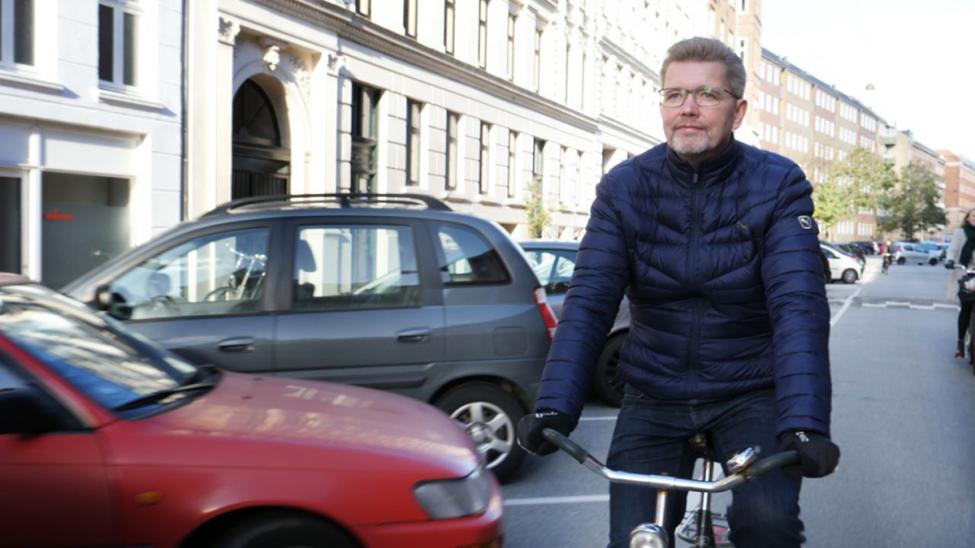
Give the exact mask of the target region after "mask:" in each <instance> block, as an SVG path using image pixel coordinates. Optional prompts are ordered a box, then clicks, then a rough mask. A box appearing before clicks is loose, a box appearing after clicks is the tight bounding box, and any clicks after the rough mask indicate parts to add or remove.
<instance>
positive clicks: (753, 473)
mask: <svg viewBox="0 0 975 548" xmlns="http://www.w3.org/2000/svg"><path fill="white" fill-rule="evenodd" d="M542 437H544V438H545V440H546V441H547V442H549V443H551V444H552V445H554V446H556V447H558V448H559V449H561V450H562V451H565V452H566V453H568V454H569V455H570V456H571V457H572V458H573V459H575V460H576V461H578V462H579V463H580V464H582V465H583V466H585V467H586V468H589V469H590V470H592V471H593V472H595V473H596V474H599V475H600V476H603V477H604V478H606V479H608V480H609V481H611V482H614V483H629V484H634V485H644V486H647V487H655V488H657V489H668V490H677V491H698V492H701V493H720V492H722V491H728V490H730V489H733V488H735V487H737V486H739V485H741V484H742V483H745V482H746V481H749V480H751V479H754V478H755V477H757V476H760V475H762V474H764V473H766V472H769V471H771V470H775V469H777V468H784V467H786V466H790V465H792V464H797V463H798V462H799V453H798V452H797V451H794V450H790V451H783V452H781V453H776V454H774V455H771V456H769V457H766V458H764V459H762V460H760V461H758V462H756V463H754V464H752V465H751V466H748V467H747V468H745V469H744V470H742V471H740V472H737V473H734V474H731V475H728V476H725V477H724V478H722V479H720V480H717V481H699V480H690V479H684V478H675V477H671V476H658V475H655V474H636V473H633V472H622V471H618V470H613V469H611V468H607V467H606V465H605V464H603V463H602V462H600V461H599V460H598V459H596V457H593V456H592V455H590V454H589V452H588V451H586V450H585V449H583V448H582V447H581V446H580V445H579V444H577V443H575V442H574V441H572V440H570V439H569V438H567V437H566V436H564V435H562V433H561V432H559V431H557V430H553V429H551V428H545V429H543V430H542Z"/></svg>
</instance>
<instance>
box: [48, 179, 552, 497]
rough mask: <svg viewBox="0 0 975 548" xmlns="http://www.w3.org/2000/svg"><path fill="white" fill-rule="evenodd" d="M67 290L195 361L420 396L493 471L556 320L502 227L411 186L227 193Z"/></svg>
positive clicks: (505, 453)
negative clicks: (230, 197)
mask: <svg viewBox="0 0 975 548" xmlns="http://www.w3.org/2000/svg"><path fill="white" fill-rule="evenodd" d="M64 290H65V292H67V293H68V294H70V295H71V296H73V297H75V298H77V299H79V300H81V301H83V302H85V303H88V304H90V305H91V306H94V307H97V308H102V309H106V310H108V311H109V313H111V314H112V315H114V316H116V317H117V318H120V319H124V320H126V321H128V322H129V324H130V326H131V327H132V328H134V329H136V330H138V331H140V332H142V333H143V334H145V335H147V336H149V337H150V338H152V339H155V340H157V341H159V342H161V343H162V344H163V345H164V346H165V347H167V348H169V349H171V350H173V351H175V352H177V353H179V354H181V355H183V356H185V357H187V358H189V359H190V360H192V361H194V362H196V363H200V364H207V363H209V364H214V365H217V366H220V367H223V368H227V369H232V370H235V371H243V372H250V373H265V374H274V375H284V376H290V377H298V378H302V379H315V380H324V381H333V382H340V383H348V384H355V385H361V386H368V387H373V388H382V389H386V390H393V391H395V392H399V393H401V394H404V395H408V396H412V397H414V398H418V399H420V400H423V401H426V402H430V403H433V404H434V405H436V406H438V407H440V408H441V409H443V410H444V411H445V412H447V414H448V415H450V416H451V417H452V418H453V419H454V420H455V421H457V422H459V423H461V424H462V425H463V426H464V428H466V429H467V431H468V433H469V434H470V436H471V437H472V438H473V439H474V441H475V443H476V444H477V446H478V448H479V450H480V451H481V454H482V455H483V456H484V457H485V460H486V462H487V463H488V466H489V467H490V468H491V469H492V470H494V472H495V473H496V474H497V475H498V476H499V477H500V478H507V477H509V476H510V475H511V474H512V473H513V472H514V470H515V469H516V468H517V466H518V464H519V463H520V462H521V460H522V459H523V457H524V455H525V453H524V451H523V450H522V449H521V448H520V447H519V446H518V444H517V443H516V442H515V425H516V424H517V422H518V419H519V418H520V417H521V416H522V415H523V414H524V413H525V411H526V410H527V409H530V408H531V404H532V402H533V399H534V395H535V391H536V389H537V386H538V382H539V378H540V376H541V371H542V368H543V367H544V363H545V356H546V354H547V352H548V347H549V343H550V342H551V335H552V333H553V332H554V329H555V317H554V315H553V313H552V310H551V308H550V307H549V305H548V303H547V301H546V298H545V291H544V290H543V289H542V288H541V287H540V285H539V281H538V278H537V277H536V276H535V274H534V272H533V271H532V268H531V266H530V265H529V264H528V263H527V262H526V261H525V256H524V253H522V251H521V249H519V248H518V245H517V244H516V243H514V242H513V241H512V240H511V238H510V237H509V236H508V235H507V233H505V231H504V230H503V229H501V228H500V227H499V226H498V225H497V224H495V223H492V222H490V221H487V220H484V219H480V218H477V217H474V216H471V215H466V214H461V213H457V212H453V211H450V208H449V207H447V206H446V205H445V204H444V203H443V202H440V201H439V200H436V199H433V198H431V197H429V196H422V195H361V194H360V195H349V194H337V195H318V196H288V197H281V196H279V197H266V198H253V199H247V200H239V201H236V202H231V203H229V204H225V205H223V206H221V207H218V208H217V209H215V210H213V211H211V212H209V213H207V214H205V215H203V216H202V217H201V218H199V219H197V220H194V221H191V222H186V223H183V224H181V225H179V226H177V227H175V228H173V229H172V230H170V231H168V232H166V233H164V234H162V235H160V236H158V237H156V238H154V239H152V241H150V242H149V243H147V244H145V245H142V246H140V247H138V248H136V249H133V250H130V251H129V252H127V253H125V254H124V255H122V256H121V257H118V258H116V259H115V260H112V261H111V262H109V263H106V264H104V265H103V266H101V267H99V268H97V269H95V270H93V271H91V272H89V273H87V274H85V275H84V276H82V277H81V278H79V279H78V280H75V281H74V282H72V283H70V284H69V285H68V286H66V287H65V288H64Z"/></svg>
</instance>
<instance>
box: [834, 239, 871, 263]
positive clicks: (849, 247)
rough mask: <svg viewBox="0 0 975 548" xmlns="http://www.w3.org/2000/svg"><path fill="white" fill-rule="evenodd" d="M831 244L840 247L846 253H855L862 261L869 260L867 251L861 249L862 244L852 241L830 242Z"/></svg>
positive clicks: (836, 247) (835, 247)
mask: <svg viewBox="0 0 975 548" xmlns="http://www.w3.org/2000/svg"><path fill="white" fill-rule="evenodd" d="M829 245H830V246H831V247H832V248H833V249H838V250H840V251H842V252H844V253H846V254H847V255H853V256H854V257H856V258H857V259H859V260H860V261H863V262H866V260H867V253H866V252H865V251H864V250H863V249H861V248H860V246H858V245H855V244H852V243H844V242H829Z"/></svg>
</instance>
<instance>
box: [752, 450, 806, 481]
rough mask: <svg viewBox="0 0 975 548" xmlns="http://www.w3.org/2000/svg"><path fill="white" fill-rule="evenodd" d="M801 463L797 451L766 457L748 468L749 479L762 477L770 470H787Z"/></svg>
mask: <svg viewBox="0 0 975 548" xmlns="http://www.w3.org/2000/svg"><path fill="white" fill-rule="evenodd" d="M798 463H799V452H798V451H796V450H789V451H783V452H781V453H776V454H774V455H771V456H769V457H766V458H764V459H762V460H760V461H758V462H756V463H755V464H753V465H751V466H749V467H748V472H746V474H747V475H748V476H749V477H755V476H760V475H762V474H764V473H765V472H768V471H770V470H775V469H777V468H785V467H786V466H792V465H793V464H798Z"/></svg>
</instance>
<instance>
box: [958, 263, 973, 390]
mask: <svg viewBox="0 0 975 548" xmlns="http://www.w3.org/2000/svg"><path fill="white" fill-rule="evenodd" d="M953 268H956V269H959V270H961V271H962V272H964V273H965V274H964V275H963V276H962V277H961V279H959V280H958V299H959V300H960V301H973V300H975V263H973V265H972V266H968V267H966V266H965V265H961V264H956V265H955V266H954V267H953ZM973 329H975V307H973V308H972V312H971V316H970V317H969V319H968V330H967V331H966V332H965V339H964V343H963V345H962V347H963V348H964V349H966V350H967V351H968V365H970V366H972V373H975V336H973V334H972V330H973Z"/></svg>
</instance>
